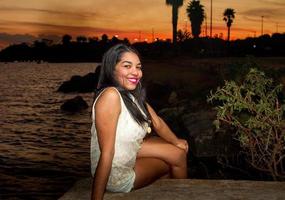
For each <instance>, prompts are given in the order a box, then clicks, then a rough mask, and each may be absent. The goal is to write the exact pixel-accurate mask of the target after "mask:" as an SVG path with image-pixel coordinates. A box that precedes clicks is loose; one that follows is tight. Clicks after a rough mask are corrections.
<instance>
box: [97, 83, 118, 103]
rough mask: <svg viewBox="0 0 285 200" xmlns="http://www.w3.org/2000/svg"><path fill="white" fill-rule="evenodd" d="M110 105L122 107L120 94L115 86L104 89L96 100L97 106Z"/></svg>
mask: <svg viewBox="0 0 285 200" xmlns="http://www.w3.org/2000/svg"><path fill="white" fill-rule="evenodd" d="M102 106H108V107H110V108H114V106H115V107H120V94H119V92H118V90H117V89H116V88H115V87H107V88H106V89H104V91H102V94H100V96H99V97H98V100H97V102H96V108H98V107H102Z"/></svg>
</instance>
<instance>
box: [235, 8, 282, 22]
mask: <svg viewBox="0 0 285 200" xmlns="http://www.w3.org/2000/svg"><path fill="white" fill-rule="evenodd" d="M240 14H241V15H244V16H245V17H259V18H260V17H261V16H264V17H267V18H275V19H278V18H282V17H284V16H285V12H284V8H257V9H250V10H246V11H244V12H241V13H240Z"/></svg>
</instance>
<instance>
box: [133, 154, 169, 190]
mask: <svg viewBox="0 0 285 200" xmlns="http://www.w3.org/2000/svg"><path fill="white" fill-rule="evenodd" d="M134 170H135V174H136V179H135V183H134V189H139V188H141V187H144V186H146V185H149V184H151V183H152V182H154V181H155V180H157V179H159V178H162V177H164V176H166V175H167V174H169V171H170V170H169V166H168V164H166V163H165V162H164V161H163V160H160V159H156V158H137V160H136V164H135V168H134Z"/></svg>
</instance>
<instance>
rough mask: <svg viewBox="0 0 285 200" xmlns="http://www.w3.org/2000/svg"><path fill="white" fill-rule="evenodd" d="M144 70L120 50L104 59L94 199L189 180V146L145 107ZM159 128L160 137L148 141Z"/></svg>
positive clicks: (95, 118) (96, 108)
mask: <svg viewBox="0 0 285 200" xmlns="http://www.w3.org/2000/svg"><path fill="white" fill-rule="evenodd" d="M141 78H142V64H141V62H140V59H139V57H138V53H137V51H136V50H135V49H133V48H131V47H129V46H126V45H124V44H118V45H116V46H113V47H112V48H111V49H109V50H108V51H107V52H106V53H105V55H104V56H103V61H102V66H101V72H100V77H99V83H98V87H97V88H99V91H98V92H97V93H96V96H95V101H94V103H93V107H92V122H93V123H92V128H91V134H92V136H91V171H92V175H93V176H94V179H93V186H92V199H93V200H94V199H96V200H97V199H103V196H104V192H105V190H108V191H112V192H129V191H131V190H133V189H138V188H141V187H143V186H146V185H148V184H150V183H152V182H153V181H155V180H156V179H158V178H161V177H170V178H187V165H186V154H187V152H188V144H187V142H186V140H182V139H178V138H177V137H176V136H175V134H174V133H173V132H172V131H171V130H170V129H169V127H168V126H167V125H166V123H165V122H164V121H163V120H162V119H161V118H160V117H159V116H158V115H157V114H156V113H155V111H154V110H153V109H152V108H151V106H150V105H149V104H147V103H146V102H145V94H144V92H143V91H144V90H143V89H142V85H141ZM151 126H152V127H153V129H154V131H155V132H156V133H157V134H158V136H159V137H154V136H152V137H145V136H146V135H147V134H148V133H149V132H150V131H151V128H150V127H151Z"/></svg>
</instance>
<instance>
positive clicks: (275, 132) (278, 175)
mask: <svg viewBox="0 0 285 200" xmlns="http://www.w3.org/2000/svg"><path fill="white" fill-rule="evenodd" d="M281 89H282V85H277V86H275V85H274V83H273V80H272V79H269V78H267V77H266V76H265V75H264V73H263V72H261V71H259V70H257V69H250V71H249V73H248V74H247V75H246V76H245V78H244V79H243V81H241V84H237V83H236V82H234V81H226V82H225V85H224V86H223V87H222V88H220V87H218V88H217V91H216V92H214V93H213V92H212V91H211V93H210V96H209V97H208V99H207V100H208V102H211V103H214V104H215V105H216V106H215V109H216V110H217V119H216V120H215V121H214V124H215V125H216V127H217V128H219V127H220V125H222V124H227V125H230V126H232V127H234V128H235V130H236V133H235V137H236V139H237V140H238V141H239V142H240V145H241V147H242V149H243V151H244V153H245V154H246V158H247V161H248V162H249V163H250V164H251V165H252V166H253V167H254V168H256V169H258V170H261V171H263V172H266V173H268V174H270V175H271V176H272V178H273V179H274V180H284V179H285V171H284V164H285V163H284V160H285V159H284V158H285V129H284V128H285V126H284V124H285V123H284V122H285V121H284V119H283V118H282V117H283V110H284V105H281V103H280V101H279V100H278V95H279V93H280V92H281Z"/></svg>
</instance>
